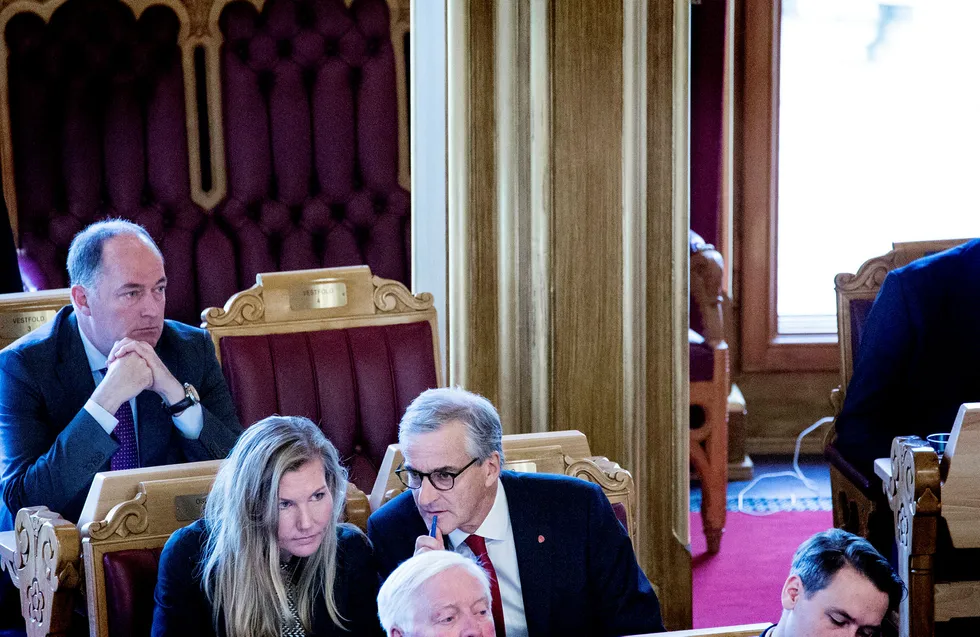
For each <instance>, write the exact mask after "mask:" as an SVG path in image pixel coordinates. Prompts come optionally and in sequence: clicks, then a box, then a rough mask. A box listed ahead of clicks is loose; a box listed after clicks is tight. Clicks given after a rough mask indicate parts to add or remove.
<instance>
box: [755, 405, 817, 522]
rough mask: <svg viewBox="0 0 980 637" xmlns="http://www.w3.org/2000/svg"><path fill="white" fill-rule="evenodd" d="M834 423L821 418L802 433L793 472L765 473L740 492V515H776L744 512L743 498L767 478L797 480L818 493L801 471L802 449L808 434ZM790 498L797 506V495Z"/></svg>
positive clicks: (798, 442)
mask: <svg viewBox="0 0 980 637" xmlns="http://www.w3.org/2000/svg"><path fill="white" fill-rule="evenodd" d="M833 421H834V419H833V418H831V417H830V416H825V417H823V418H821V419H820V420H818V421H817V422H815V423H813V424H812V425H810V426H809V427H807V428H806V429H804V430H803V431H802V432H800V435H799V436H797V437H796V450H795V451H794V452H793V470H792V471H776V472H773V473H765V474H763V475H761V476H758V477H756V478H755V480H753V481H752V482H750V483H749V484H748V486H746V487H745V488H744V489H742V490H741V491H739V492H738V511H739V513H748V514H749V515H758V516H763V515H770V514H772V513H776V511H765V512H761V513H759V512H755V511H746V510H744V509H743V508H742V503H743V498H744V497H745V494H746V493H748V492H749V490H750V489H752V487H754V486H755V485H757V484H759V482H761V481H763V480H765V479H767V478H796V479H797V480H799V481H800V482H802V483H803V486H804V487H805V488H806V489H808V490H810V491H813V492H814V493H818V489H817V486H816V483H815V482H814V481H813V480H811V479H810V478H808V477H806V476H805V475H803V470H802V469H800V447H802V446H803V437H804V436H806V435H807V434H809V433H810V432H812V431H813V430H814V429H817V428H818V427H820V426H821V425H826V424H827V423H828V422H833ZM789 497H790V504H791V505H795V504H796V494H795V493H790V496H789Z"/></svg>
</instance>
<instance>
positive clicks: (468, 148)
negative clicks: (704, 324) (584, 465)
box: [447, 0, 691, 629]
mask: <svg viewBox="0 0 980 637" xmlns="http://www.w3.org/2000/svg"><path fill="white" fill-rule="evenodd" d="M447 10H448V12H449V27H448V33H449V36H448V37H449V46H448V49H449V68H448V75H449V91H448V92H449V97H448V99H449V109H448V112H449V127H448V128H449V140H448V146H449V149H450V151H449V156H450V159H449V228H450V241H449V255H448V256H449V258H448V262H449V265H448V279H449V288H450V291H449V296H450V302H449V321H448V325H449V330H448V332H449V343H448V346H449V360H450V365H449V367H450V372H449V378H450V382H451V383H459V384H461V385H463V386H465V387H467V388H469V389H472V390H474V391H478V392H480V393H483V394H484V395H486V396H487V397H488V398H490V399H491V400H492V401H494V403H495V404H496V405H497V406H498V407H499V409H500V411H501V416H502V418H503V420H504V427H505V430H506V431H507V432H508V433H519V432H528V431H548V430H560V429H580V430H582V431H584V432H585V433H586V435H587V436H588V438H589V441H590V444H591V447H592V450H593V452H594V453H596V454H599V455H606V456H608V457H610V458H613V459H615V460H616V461H618V462H620V463H621V464H622V465H623V466H624V467H626V468H628V469H629V470H630V471H631V472H632V473H633V476H634V478H635V479H636V483H637V485H638V489H639V492H640V499H641V506H640V512H639V537H640V540H639V543H638V546H637V555H638V557H639V560H640V562H641V565H642V566H643V568H644V570H645V571H646V572H647V574H648V575H649V576H650V578H651V580H652V581H653V582H654V584H655V585H656V587H657V589H658V592H659V594H660V596H661V599H662V601H663V606H664V616H665V621H666V622H667V624H668V626H669V627H670V628H672V629H678V628H685V627H689V626H690V623H691V565H690V553H689V550H688V548H687V546H688V544H689V538H688V519H689V514H688V489H689V485H688V459H687V449H688V430H687V427H688V424H687V414H688V409H687V356H688V353H687V336H686V326H687V306H688V300H687V298H688V295H687V267H688V265H687V254H688V248H687V226H688V220H687V214H688V211H687V141H686V139H687V90H688V89H687V38H686V35H683V34H686V32H687V31H686V30H687V28H688V23H687V15H688V6H687V2H686V0H606V1H603V2H579V1H577V0H465V1H464V0H461V1H460V2H456V1H455V0H454V1H453V2H450V3H448V4H447ZM675 33H679V34H682V37H677V38H676V40H675Z"/></svg>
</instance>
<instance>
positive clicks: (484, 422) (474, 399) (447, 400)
mask: <svg viewBox="0 0 980 637" xmlns="http://www.w3.org/2000/svg"><path fill="white" fill-rule="evenodd" d="M454 420H458V421H460V422H461V423H463V425H465V426H466V451H467V453H469V454H470V456H472V457H474V458H476V459H477V460H478V461H479V462H483V461H484V460H486V459H487V458H489V457H490V456H491V455H493V452H494V451H496V452H497V453H498V454H499V455H500V461H501V462H503V460H504V446H503V440H502V438H503V430H502V428H501V426H500V415H499V414H497V410H496V409H494V406H493V405H492V404H491V403H490V401H489V400H487V399H486V398H484V397H483V396H481V395H479V394H474V393H473V392H469V391H466V390H465V389H463V388H462V387H439V388H437V389H427V390H426V391H424V392H422V393H421V394H419V395H418V397H417V398H416V399H415V400H413V401H412V404H410V405H409V406H408V409H407V410H405V415H404V416H402V420H401V422H400V423H399V425H398V442H399V443H400V444H404V443H405V439H406V438H408V437H411V436H415V435H418V434H424V433H430V432H433V431H437V430H439V429H440V428H442V426H443V425H445V424H446V423H449V422H452V421H454Z"/></svg>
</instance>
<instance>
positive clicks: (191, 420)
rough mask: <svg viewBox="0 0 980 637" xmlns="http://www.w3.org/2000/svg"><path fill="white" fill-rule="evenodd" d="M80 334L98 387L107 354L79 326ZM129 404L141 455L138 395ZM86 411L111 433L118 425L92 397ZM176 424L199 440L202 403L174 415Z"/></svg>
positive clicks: (202, 419) (112, 416) (86, 403)
mask: <svg viewBox="0 0 980 637" xmlns="http://www.w3.org/2000/svg"><path fill="white" fill-rule="evenodd" d="M78 335H79V336H81V337H82V346H83V347H84V348H85V357H86V358H87V359H88V367H89V369H90V370H92V378H93V379H94V380H95V386H96V387H98V385H99V383H101V382H102V379H103V378H104V375H103V374H102V370H103V369H105V368H106V356H105V355H104V354H103V353H102V352H100V351H99V349H98V348H97V347H96V346H95V345H93V344H92V341H90V340H88V337H87V336H85V332H84V331H83V330H82V328H81V327H80V326H79V328H78ZM129 406H130V407H131V408H132V410H133V428H134V430H135V431H136V454H137V456H138V455H139V415H138V414H137V413H136V397H135V396H133V398H131V399H130V400H129ZM85 411H87V412H88V413H89V415H90V416H92V418H94V419H95V422H97V423H99V426H101V427H102V429H104V430H105V432H106V433H107V434H109V435H112V432H113V431H114V430H115V428H116V425H118V424H119V421H118V420H116V417H115V416H114V415H112V414H110V413H109V412H108V411H106V410H105V408H103V407H102V405H100V404H98V403H97V402H95V401H94V400H92V399H91V398H89V399H88V400H87V401H86V402H85ZM172 418H173V421H174V426H175V427H177V430H178V431H179V432H180V434H181V435H182V436H183V437H184V438H189V439H191V440H197V439H198V438H199V437H200V435H201V430H202V429H204V411H203V410H202V408H201V405H200V404H197V405H194V406H193V407H189V408H187V409H185V410H184V411H183V412H181V413H180V415H177V416H173V417H172Z"/></svg>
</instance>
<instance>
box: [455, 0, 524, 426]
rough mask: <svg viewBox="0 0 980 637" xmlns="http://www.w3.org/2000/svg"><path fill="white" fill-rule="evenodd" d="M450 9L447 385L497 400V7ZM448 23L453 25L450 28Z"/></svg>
mask: <svg viewBox="0 0 980 637" xmlns="http://www.w3.org/2000/svg"><path fill="white" fill-rule="evenodd" d="M449 10H450V12H453V11H459V12H461V13H462V15H455V16H454V15H451V16H450V31H451V32H450V33H449V38H450V40H451V41H450V46H449V75H450V80H449V91H450V92H453V91H455V92H456V95H457V97H455V98H454V97H452V96H450V98H449V100H450V108H449V117H450V126H449V128H450V137H451V139H450V144H449V145H450V148H451V150H450V155H451V158H450V162H451V164H450V167H449V169H450V210H449V233H450V237H451V240H450V245H449V272H448V280H449V289H450V294H449V296H450V308H449V314H450V317H449V321H450V330H449V360H450V382H452V383H457V384H460V385H463V386H465V387H466V388H467V389H469V390H471V391H475V392H479V393H481V394H483V395H484V396H486V397H487V398H488V399H489V400H490V401H492V402H494V403H496V402H497V401H498V398H499V396H498V391H497V387H498V369H497V367H498V365H497V325H498V322H497V294H498V289H497V250H496V244H497V196H496V181H497V171H496V154H495V143H496V142H495V136H496V117H495V113H494V100H493V95H494V91H495V78H494V55H495V43H494V29H493V28H492V27H493V24H494V15H495V11H496V3H495V2H494V0H470V2H467V3H465V4H464V3H462V2H460V3H458V4H454V3H450V4H449ZM454 18H455V19H457V20H458V22H459V24H454V22H453V20H454ZM457 28H458V31H456V30H455V29H457ZM457 81H458V83H457ZM453 118H458V119H461V120H462V121H453ZM454 136H455V137H454ZM454 191H455V192H454ZM510 427H511V424H510V423H504V430H505V432H506V433H510V432H511V429H510Z"/></svg>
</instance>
